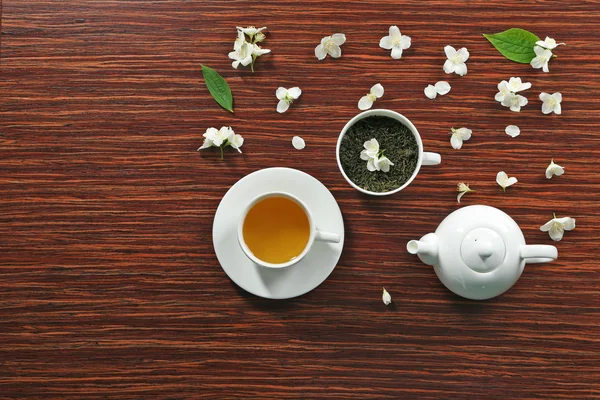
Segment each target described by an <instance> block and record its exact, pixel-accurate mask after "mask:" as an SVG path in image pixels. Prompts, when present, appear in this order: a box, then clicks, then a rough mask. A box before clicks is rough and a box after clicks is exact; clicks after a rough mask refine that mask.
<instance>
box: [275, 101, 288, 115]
mask: <svg viewBox="0 0 600 400" xmlns="http://www.w3.org/2000/svg"><path fill="white" fill-rule="evenodd" d="M288 108H290V104H289V103H288V102H287V101H285V100H279V103H277V112H278V113H280V114H281V113H284V112H286V111H287V110H288Z"/></svg>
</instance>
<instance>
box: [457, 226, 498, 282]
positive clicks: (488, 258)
mask: <svg viewBox="0 0 600 400" xmlns="http://www.w3.org/2000/svg"><path fill="white" fill-rule="evenodd" d="M460 255H461V257H462V259H463V261H464V263H465V264H467V266H468V267H469V268H471V269H472V270H473V271H475V272H480V273H486V272H490V271H493V270H494V269H496V268H497V267H498V266H500V265H501V264H502V263H503V262H504V256H505V255H506V248H505V246H504V240H503V239H502V237H501V236H500V234H498V232H496V231H494V230H493V229H490V228H475V229H473V230H472V231H470V232H469V233H467V234H466V235H465V237H464V238H463V241H462V244H461V246H460Z"/></svg>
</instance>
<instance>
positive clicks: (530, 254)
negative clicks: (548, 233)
mask: <svg viewBox="0 0 600 400" xmlns="http://www.w3.org/2000/svg"><path fill="white" fill-rule="evenodd" d="M521 257H523V258H524V259H525V261H527V264H537V263H543V262H550V261H554V260H556V259H557V258H558V250H557V249H556V247H554V246H550V245H546V244H528V245H523V246H521Z"/></svg>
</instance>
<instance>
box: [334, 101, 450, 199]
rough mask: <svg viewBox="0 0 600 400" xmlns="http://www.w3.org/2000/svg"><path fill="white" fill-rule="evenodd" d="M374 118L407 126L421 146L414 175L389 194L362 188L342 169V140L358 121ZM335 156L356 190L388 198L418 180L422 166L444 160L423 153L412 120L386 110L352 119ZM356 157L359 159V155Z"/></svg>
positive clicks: (340, 140)
mask: <svg viewBox="0 0 600 400" xmlns="http://www.w3.org/2000/svg"><path fill="white" fill-rule="evenodd" d="M372 116H381V117H389V118H393V119H395V120H396V121H399V122H401V123H402V124H403V125H405V126H407V127H408V128H409V129H410V130H411V132H412V133H413V135H415V139H416V140H417V145H418V146H419V160H418V161H417V167H416V168H415V170H414V172H413V174H412V175H411V177H410V178H409V179H408V180H407V181H406V182H405V183H404V185H402V186H400V187H399V188H397V189H394V190H390V191H389V192H371V191H370V190H366V189H363V188H361V187H360V186H358V185H357V184H355V183H354V182H352V180H350V178H348V176H347V175H346V172H344V169H343V168H342V162H341V160H340V147H341V145H342V139H343V137H344V135H345V134H346V132H347V131H348V129H350V127H351V126H352V125H354V124H355V123H356V122H357V121H359V120H361V119H363V118H367V117H372ZM335 155H336V158H337V163H338V167H339V169H340V172H341V173H342V176H343V177H344V178H345V179H346V181H348V183H349V184H350V185H351V186H352V187H353V188H354V189H356V190H358V191H360V192H363V193H366V194H370V195H372V196H387V195H390V194H394V193H398V192H399V191H401V190H402V189H404V188H405V187H407V186H408V185H410V183H411V182H412V181H413V180H414V179H415V178H416V176H417V174H418V173H419V170H420V169H421V165H438V164H439V163H441V161H442V158H441V156H440V155H439V154H438V153H428V152H425V151H423V142H422V140H421V135H419V131H418V130H417V128H416V127H415V126H414V125H413V123H412V122H410V120H409V119H408V118H406V117H405V116H404V115H402V114H400V113H397V112H396V111H392V110H385V109H376V110H367V111H363V112H361V113H360V114H358V115H356V116H355V117H354V118H352V119H351V120H350V121H348V123H347V124H346V125H345V126H344V129H342V132H341V133H340V136H339V137H338V141H337V147H336V149H335ZM356 156H357V157H358V156H359V155H358V154H357V155H356ZM392 168H393V167H392Z"/></svg>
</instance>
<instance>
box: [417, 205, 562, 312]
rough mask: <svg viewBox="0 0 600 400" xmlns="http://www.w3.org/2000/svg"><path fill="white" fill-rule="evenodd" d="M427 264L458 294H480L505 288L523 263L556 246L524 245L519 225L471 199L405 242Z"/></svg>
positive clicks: (553, 253) (547, 255)
mask: <svg viewBox="0 0 600 400" xmlns="http://www.w3.org/2000/svg"><path fill="white" fill-rule="evenodd" d="M406 248H407V250H408V252H409V253H411V254H417V255H418V256H419V258H420V259H421V261H423V262H424V263H425V264H428V265H433V267H434V269H435V273H436V274H437V276H438V278H439V279H440V280H441V281H442V283H443V284H444V285H445V286H446V287H447V288H448V289H450V290H451V291H453V292H454V293H456V294H458V295H459V296H462V297H466V298H468V299H473V300H486V299H490V298H492V297H496V296H498V295H500V294H502V293H504V292H505V291H507V290H508V289H510V288H511V287H512V286H513V285H514V284H515V283H516V282H517V280H518V279H519V277H520V276H521V273H522V272H523V268H524V267H525V264H526V263H531V264H533V263H541V262H549V261H553V260H555V259H556V258H557V257H558V251H557V250H556V247H554V246H550V245H528V244H525V237H524V236H523V233H522V232H521V229H520V228H519V225H517V223H516V222H515V221H514V220H513V219H512V218H511V217H510V216H509V215H508V214H506V213H504V212H503V211H500V210H498V209H497V208H494V207H489V206H483V205H476V206H467V207H463V208H460V209H458V210H456V211H454V212H453V213H451V214H450V215H448V216H447V217H446V218H445V219H444V220H443V221H442V223H441V224H440V225H439V226H438V228H437V229H436V231H435V233H429V234H427V235H425V236H423V237H422V238H421V240H411V241H410V242H408V244H407V245H406Z"/></svg>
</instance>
